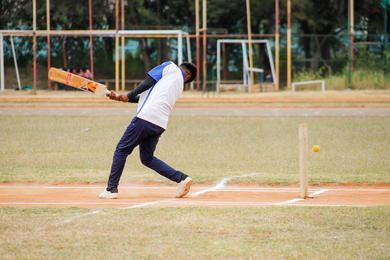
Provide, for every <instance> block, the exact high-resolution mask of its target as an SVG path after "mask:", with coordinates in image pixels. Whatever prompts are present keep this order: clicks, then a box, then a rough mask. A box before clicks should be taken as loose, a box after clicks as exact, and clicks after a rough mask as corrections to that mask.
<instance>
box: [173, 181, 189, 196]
mask: <svg viewBox="0 0 390 260" xmlns="http://www.w3.org/2000/svg"><path fill="white" fill-rule="evenodd" d="M191 184H192V179H191V178H190V177H187V178H185V179H184V180H182V181H181V182H179V185H178V187H177V195H176V198H183V197H184V196H185V195H187V193H188V192H190V188H191Z"/></svg>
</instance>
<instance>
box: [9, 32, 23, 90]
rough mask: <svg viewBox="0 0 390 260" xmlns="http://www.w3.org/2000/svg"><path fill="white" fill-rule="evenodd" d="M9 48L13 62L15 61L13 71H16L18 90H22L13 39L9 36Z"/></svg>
mask: <svg viewBox="0 0 390 260" xmlns="http://www.w3.org/2000/svg"><path fill="white" fill-rule="evenodd" d="M10 40H11V49H12V56H14V63H15V71H16V79H17V81H18V88H19V90H22V87H21V85H20V77H19V68H18V61H17V60H16V53H15V46H14V39H13V37H12V36H11V37H10Z"/></svg>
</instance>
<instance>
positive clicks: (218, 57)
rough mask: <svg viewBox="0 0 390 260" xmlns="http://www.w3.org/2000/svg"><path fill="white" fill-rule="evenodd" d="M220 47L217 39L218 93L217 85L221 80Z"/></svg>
mask: <svg viewBox="0 0 390 260" xmlns="http://www.w3.org/2000/svg"><path fill="white" fill-rule="evenodd" d="M220 56H221V47H220V42H219V40H217V93H218V94H219V87H220V81H221V68H220V66H221V57H220Z"/></svg>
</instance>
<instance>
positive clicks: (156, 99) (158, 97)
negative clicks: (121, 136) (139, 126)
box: [136, 61, 185, 129]
mask: <svg viewBox="0 0 390 260" xmlns="http://www.w3.org/2000/svg"><path fill="white" fill-rule="evenodd" d="M148 75H149V76H151V77H152V78H153V79H154V80H155V81H156V84H154V85H153V86H152V87H151V88H150V89H148V90H146V91H144V92H142V93H141V94H140V98H139V101H138V112H137V115H136V117H138V118H142V119H143V120H145V121H148V122H150V123H153V124H155V125H158V126H160V127H162V128H164V129H166V128H167V125H168V118H169V115H170V113H171V111H172V108H173V106H174V105H175V103H176V100H177V99H178V98H179V96H180V95H181V93H182V92H183V86H184V78H185V74H184V72H183V70H182V69H181V68H179V67H178V66H177V65H176V64H174V63H173V62H171V61H167V62H164V63H163V64H161V65H159V66H157V67H155V68H153V69H152V70H151V71H149V72H148Z"/></svg>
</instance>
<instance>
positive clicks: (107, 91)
mask: <svg viewBox="0 0 390 260" xmlns="http://www.w3.org/2000/svg"><path fill="white" fill-rule="evenodd" d="M110 93H111V91H110V90H108V89H106V94H110ZM115 96H116V97H119V94H118V93H116V92H115Z"/></svg>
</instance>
